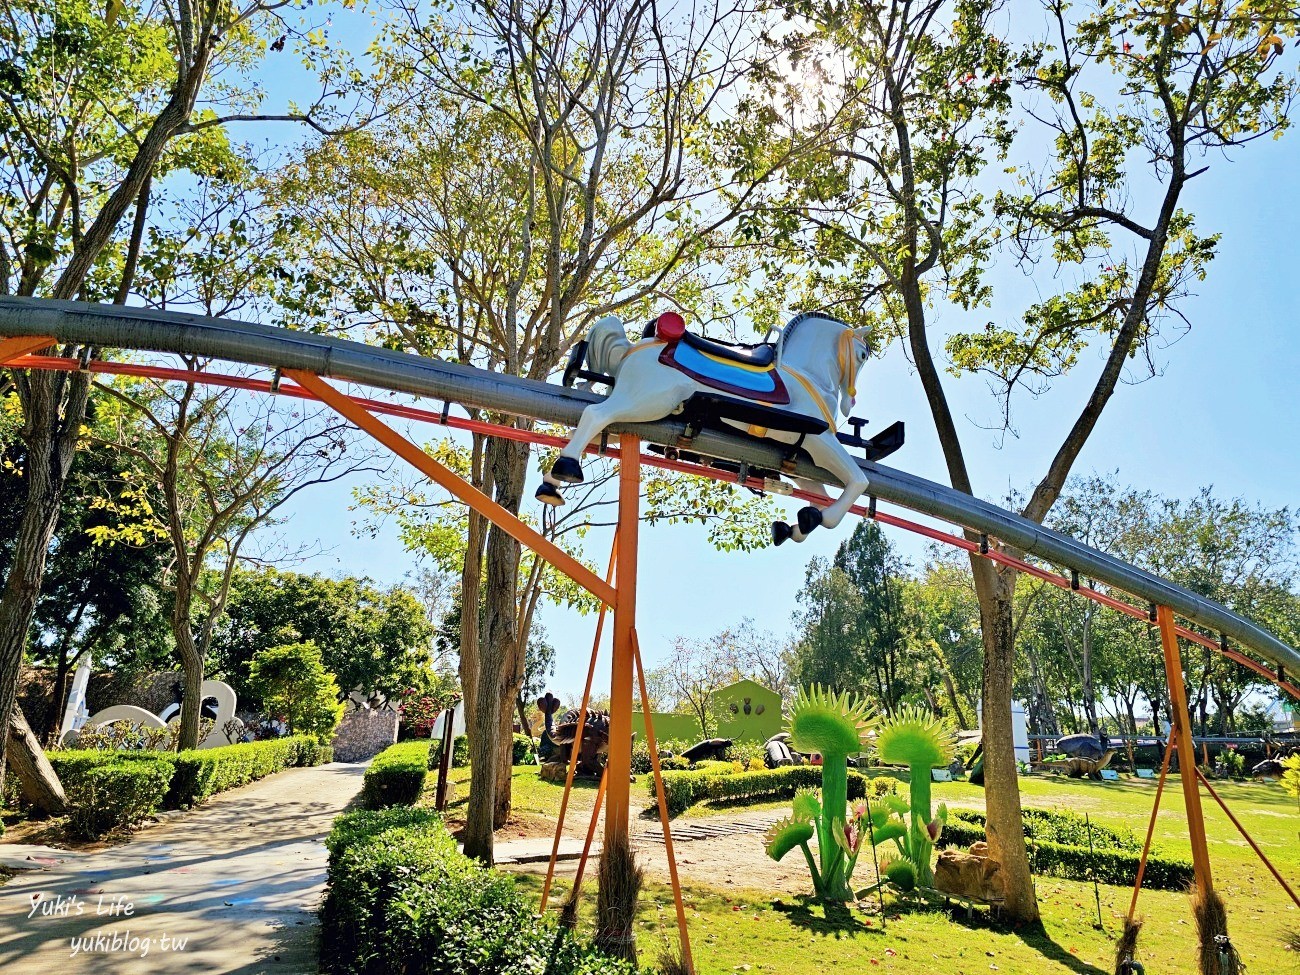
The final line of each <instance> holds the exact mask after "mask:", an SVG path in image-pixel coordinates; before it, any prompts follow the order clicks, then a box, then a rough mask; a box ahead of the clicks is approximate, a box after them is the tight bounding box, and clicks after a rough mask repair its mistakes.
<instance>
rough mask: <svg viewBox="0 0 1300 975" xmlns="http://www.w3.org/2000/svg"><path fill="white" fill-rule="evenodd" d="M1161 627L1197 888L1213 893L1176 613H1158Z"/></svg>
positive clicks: (1166, 610)
mask: <svg viewBox="0 0 1300 975" xmlns="http://www.w3.org/2000/svg"><path fill="white" fill-rule="evenodd" d="M1156 622H1157V623H1158V624H1159V625H1160V642H1161V644H1162V645H1163V647H1164V652H1165V678H1166V680H1168V682H1169V710H1170V712H1171V714H1172V715H1173V725H1174V728H1173V730H1174V739H1175V741H1177V743H1178V745H1177V747H1178V777H1179V778H1180V779H1181V780H1182V783H1183V804H1184V805H1185V806H1186V807H1187V832H1188V837H1189V839H1190V840H1191V842H1192V867H1193V869H1194V872H1195V875H1196V886H1197V887H1199V888H1200V889H1201V890H1202V891H1203V892H1205V893H1209V892H1210V891H1212V890H1213V889H1214V878H1213V876H1212V875H1211V872H1210V850H1209V847H1208V846H1207V845H1206V842H1205V814H1204V812H1202V810H1201V793H1200V790H1199V789H1198V788H1197V787H1196V746H1195V745H1194V744H1192V729H1191V725H1190V719H1189V716H1188V713H1187V687H1186V686H1185V685H1184V684H1183V660H1182V655H1181V654H1180V652H1179V650H1178V633H1177V631H1176V629H1175V628H1174V611H1173V610H1172V609H1170V608H1169V607H1168V606H1160V607H1158V608H1157V609H1156Z"/></svg>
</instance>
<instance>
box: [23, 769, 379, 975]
mask: <svg viewBox="0 0 1300 975" xmlns="http://www.w3.org/2000/svg"><path fill="white" fill-rule="evenodd" d="M364 770H365V769H364V766H361V765H345V764H341V763H335V764H331V765H323V766H319V767H317V768H304V769H289V770H286V771H284V772H281V773H279V774H277V775H273V776H271V777H269V778H266V779H262V780H261V781H260V782H254V783H252V784H251V785H247V786H244V787H242V788H239V789H234V790H232V791H230V792H226V793H223V794H221V795H219V796H216V797H214V798H213V799H211V800H209V801H208V803H207V804H206V805H204V806H202V807H201V808H199V809H196V810H193V811H191V812H188V813H184V814H182V815H180V816H177V817H176V818H174V819H170V820H168V821H167V822H164V823H161V824H158V825H156V826H151V827H149V828H147V829H145V830H142V831H141V832H140V833H138V834H137V835H136V836H135V837H134V838H133V839H132V840H131V842H130V843H127V844H125V845H123V846H119V847H115V848H112V849H107V850H103V851H101V852H97V853H74V852H70V851H67V850H53V849H49V848H45V847H32V846H25V845H22V844H16V843H0V864H4V865H8V866H18V865H20V864H21V865H23V866H27V867H31V866H37V867H39V868H40V869H38V870H33V871H31V872H23V873H20V874H18V876H16V877H14V878H13V879H11V880H10V881H9V882H8V883H7V884H5V885H4V886H3V887H0V971H3V972H4V973H5V975H28V973H30V975H37V973H40V975H47V973H57V975H62V973H67V975H72V973H77V972H92V973H95V975H99V973H101V972H102V973H106V975H107V973H117V972H124V973H131V975H148V973H155V972H158V973H164V972H165V973H173V972H185V973H187V975H190V973H209V972H211V973H225V975H231V973H239V975H255V973H268V975H269V973H276V975H280V973H283V975H289V973H293V975H303V973H310V972H315V971H316V970H317V964H316V926H315V910H316V908H317V906H318V905H319V902H320V895H321V889H322V886H323V884H324V881H325V865H326V858H327V854H326V851H325V846H324V843H323V840H324V838H325V835H326V834H327V833H328V832H329V828H330V823H331V822H332V821H333V819H334V817H335V816H336V815H338V813H339V812H340V811H341V810H342V809H343V807H344V806H346V805H347V804H348V802H349V801H350V800H351V799H352V797H353V796H354V795H355V794H356V792H357V790H358V789H359V788H360V786H361V776H362V773H363V772H364ZM73 898H75V900H74V899H73ZM128 902H129V903H130V905H131V911H132V913H131V914H130V915H126V914H124V913H121V911H122V908H123V906H124V905H125V904H126V903H128ZM34 904H35V911H34V912H33V905H34ZM114 905H117V906H118V913H117V914H116V915H114V914H113V913H112V911H113V909H114ZM60 909H61V910H60ZM44 911H55V912H56V913H53V914H46V913H44ZM29 915H30V916H29ZM164 938H165V939H166V943H165V944H164V940H163V939H164Z"/></svg>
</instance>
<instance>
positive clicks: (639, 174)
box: [284, 0, 772, 860]
mask: <svg viewBox="0 0 1300 975" xmlns="http://www.w3.org/2000/svg"><path fill="white" fill-rule="evenodd" d="M406 6H407V5H405V4H403V7H404V8H405V7H406ZM409 7H410V9H409V10H404V13H405V14H406V17H405V20H404V24H403V27H402V28H401V29H400V30H398V31H395V32H394V33H393V34H392V35H391V36H389V37H386V38H385V45H384V47H385V50H386V51H387V52H388V58H387V60H386V61H385V72H386V78H387V79H388V80H389V87H388V94H389V98H390V105H389V108H390V109H391V111H390V113H389V114H388V116H387V117H386V121H385V123H384V124H383V125H382V126H381V127H379V128H377V129H373V130H370V131H367V132H366V133H364V134H358V135H356V136H353V137H348V138H343V139H333V140H326V141H324V142H323V143H322V144H321V145H320V146H319V147H317V148H316V149H314V150H313V151H312V152H310V153H308V154H307V155H306V156H305V158H304V159H303V161H302V163H301V164H300V165H298V166H296V167H294V171H293V172H292V173H291V174H290V179H289V180H288V182H287V183H286V185H285V187H284V199H285V205H286V206H287V207H290V208H297V209H298V210H299V211H300V212H302V213H304V214H308V215H309V216H310V217H311V219H312V220H313V221H315V222H316V223H317V226H319V227H320V228H321V229H322V230H323V231H324V233H323V234H322V236H321V237H320V238H319V246H318V247H316V248H315V249H314V250H313V251H312V252H310V253H305V254H304V257H305V258H307V257H309V258H310V262H311V266H312V270H313V273H314V274H315V275H316V278H317V279H318V280H320V281H322V282H326V283H327V284H326V287H325V288H324V289H323V290H322V292H321V294H320V296H319V300H316V301H314V302H313V303H312V307H306V308H304V310H303V314H304V315H305V316H307V317H313V318H314V317H318V316H321V315H323V314H324V313H326V312H329V313H331V314H332V315H334V316H337V315H338V314H339V313H340V312H341V313H342V315H343V316H344V317H345V320H347V321H349V322H350V323H353V324H354V325H355V326H356V327H357V328H358V329H359V330H367V331H377V332H379V333H380V334H381V335H382V340H383V341H385V342H386V343H387V344H389V345H391V346H393V347H399V348H405V349H409V350H412V351H417V352H420V353H421V354H426V355H428V354H440V355H445V356H449V357H452V358H455V359H457V360H458V361H462V362H474V363H476V364H480V365H483V366H486V367H488V368H491V369H495V370H498V371H500V372H503V373H505V374H508V375H514V376H523V377H527V378H531V379H545V378H546V377H548V376H549V375H551V374H552V373H553V372H555V370H556V369H557V368H558V366H559V365H560V364H561V362H562V361H563V359H564V356H565V355H566V353H567V352H568V351H569V349H570V348H571V347H572V346H573V344H574V343H575V342H576V341H577V340H578V339H579V338H580V337H581V336H582V335H583V334H585V332H586V331H587V330H588V328H589V327H590V325H591V324H592V323H593V322H595V321H596V320H597V319H598V318H599V317H600V316H602V315H604V314H607V313H610V312H614V311H621V312H622V313H624V314H625V316H627V317H631V318H633V319H635V318H637V317H639V316H643V315H646V314H648V311H649V309H650V307H651V305H652V303H653V302H657V301H659V300H661V298H660V296H662V295H672V296H673V298H674V300H675V301H676V302H678V303H680V304H683V305H685V306H687V307H694V308H696V309H698V310H699V311H700V313H701V315H702V317H704V318H705V319H706V320H708V319H710V318H712V317H713V315H712V309H713V305H714V302H713V300H712V298H711V297H710V295H709V293H708V292H709V287H710V284H711V282H710V281H709V280H708V276H707V275H706V274H705V273H704V269H705V268H706V267H707V266H708V265H709V264H710V262H711V257H712V255H711V253H710V250H709V247H710V244H712V243H715V242H717V243H721V239H720V237H719V236H718V231H719V230H720V228H722V227H723V226H724V225H725V224H726V223H727V222H728V221H729V220H731V219H732V218H733V217H734V215H735V214H736V213H737V212H738V211H739V210H740V209H742V208H743V207H745V206H746V205H748V199H749V189H750V187H752V185H753V184H754V183H755V182H756V181H758V180H760V179H762V178H764V177H765V175H766V172H770V171H771V168H772V167H768V168H767V169H766V171H764V172H759V171H754V172H751V173H749V174H748V175H747V176H745V177H744V178H742V179H741V180H739V181H736V182H729V181H728V180H727V179H726V177H724V176H721V175H720V174H719V173H720V166H719V163H720V162H721V160H719V159H718V158H717V156H716V155H715V154H714V153H713V152H712V151H711V150H710V149H709V148H708V146H709V142H708V140H709V136H710V135H711V133H712V132H713V131H714V129H715V128H716V125H715V122H714V119H715V114H716V112H715V109H716V108H718V107H720V106H721V105H722V104H723V102H724V101H725V100H726V99H728V98H730V97H731V92H732V91H733V89H734V86H735V85H736V84H738V83H739V80H740V79H741V78H742V77H743V75H744V72H745V71H746V70H747V69H748V68H749V66H750V65H751V64H752V55H753V54H754V53H755V51H756V46H757V45H756V36H755V35H753V34H751V33H750V31H751V30H752V28H753V27H755V26H757V25H756V24H755V23H753V22H744V20H743V18H741V17H739V16H737V15H736V12H735V11H733V10H731V9H730V8H728V7H727V6H725V5H713V4H706V5H705V7H704V8H694V9H692V10H686V9H685V8H683V9H680V10H678V9H669V8H665V7H663V6H662V5H658V6H657V5H653V4H642V3H636V4H630V5H629V4H624V3H622V2H618V0H599V2H596V3H592V4H585V5H581V6H568V7H555V6H553V5H550V4H545V3H534V2H531V0H529V2H525V3H510V4H505V3H495V2H493V3H486V4H476V5H458V6H456V7H455V8H454V9H453V10H451V11H449V12H446V13H444V12H441V11H439V12H438V13H437V14H436V15H434V14H428V13H426V11H424V10H423V9H420V8H419V7H418V6H417V5H416V4H414V3H412V4H410V5H409ZM575 37H582V38H583V43H581V44H575V43H574V42H573V39H574V38H575ZM719 189H721V190H722V191H721V192H717V191H718V190H719ZM363 241H364V242H366V243H365V244H363V245H362V243H361V242H363ZM358 245H360V246H358ZM500 419H502V420H503V422H508V423H522V422H524V421H520V420H518V419H516V418H508V417H505V418H500ZM461 466H462V468H463V469H464V471H465V472H466V474H467V476H468V477H469V478H470V479H471V481H472V482H473V483H474V484H475V485H477V486H479V487H481V488H483V489H485V490H486V491H487V492H488V493H489V494H490V495H492V496H493V497H495V499H496V500H497V501H498V502H499V503H501V504H502V505H504V506H505V507H506V508H507V509H508V510H510V511H512V512H517V511H518V510H519V508H520V502H521V499H522V495H523V488H524V480H525V477H526V475H527V470H528V451H527V448H526V447H524V446H522V445H520V444H518V443H514V442H510V441H504V440H502V441H496V440H484V439H483V438H478V437H476V438H475V439H474V442H473V444H472V447H471V449H470V450H469V451H467V452H465V456H464V463H463V464H462V465H461ZM461 537H462V538H463V539H464V540H465V543H464V548H465V551H466V556H465V557H464V558H463V559H462V560H461V562H460V563H459V565H458V566H457V568H458V570H460V571H461V591H462V597H463V599H464V600H465V602H466V604H472V605H477V604H478V603H479V601H480V592H482V593H483V598H484V599H485V602H484V616H483V620H482V627H481V629H480V626H479V619H478V617H477V615H476V614H469V613H466V614H463V615H462V619H461V623H462V627H463V631H462V634H461V640H460V644H461V650H462V654H461V678H462V684H463V686H464V689H465V695H466V699H465V700H466V708H467V714H468V717H469V723H470V730H471V735H470V737H471V749H472V750H473V751H474V752H475V753H474V754H473V755H472V759H471V765H472V767H473V776H472V780H471V787H470V799H469V808H468V823H467V826H466V833H465V846H466V850H467V851H468V852H469V853H470V854H471V855H473V856H476V857H479V858H481V859H485V860H490V859H491V851H492V828H493V825H494V823H495V824H497V825H500V824H501V823H503V822H504V820H505V817H506V815H508V812H509V785H508V783H509V767H508V766H509V763H508V761H505V758H504V753H503V751H502V749H503V747H504V748H508V747H509V739H510V735H509V723H510V718H511V715H512V713H513V710H514V701H515V697H516V694H517V690H518V681H519V679H520V677H521V676H522V672H523V670H522V659H523V654H524V651H525V645H526V641H525V640H521V639H520V634H521V633H524V634H526V633H527V632H528V626H527V625H526V621H525V620H524V613H523V612H521V607H520V602H519V599H518V592H519V580H520V578H521V572H520V554H519V550H518V546H517V543H515V542H514V541H513V540H512V539H510V538H509V537H508V536H507V535H506V534H505V533H504V532H501V531H499V530H497V529H489V528H488V527H487V525H486V524H485V523H484V521H483V519H482V518H480V517H479V516H477V515H474V514H471V515H469V517H468V520H467V530H466V531H465V532H464V533H463V534H462V536H461ZM524 571H525V572H527V571H528V570H527V568H526V567H525V569H524ZM494 749H495V751H493V750H494Z"/></svg>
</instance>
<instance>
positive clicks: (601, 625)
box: [538, 531, 618, 913]
mask: <svg viewBox="0 0 1300 975" xmlns="http://www.w3.org/2000/svg"><path fill="white" fill-rule="evenodd" d="M617 564H618V533H617V531H616V532H615V533H614V547H613V549H612V550H611V551H610V553H609V569H608V570H606V572H605V577H606V578H607V579H612V578H613V576H614V567H615V566H616V565H617ZM608 608H609V607H608V606H606V605H605V604H604V603H601V605H600V612H599V613H598V614H597V616H596V636H595V638H594V639H593V640H592V641H591V663H589V664H588V665H587V683H586V684H584V685H583V687H582V703H581V704H580V705H579V706H578V731H577V733H576V734H575V735H574V738H573V742H574V744H573V751H572V753H571V754H570V755H569V770H568V772H566V773H565V776H564V795H563V797H562V798H561V799H560V815H559V817H558V818H557V819H556V820H555V842H554V843H553V844H552V846H551V861H550V863H549V864H548V865H547V867H546V883H544V884H543V885H542V904H541V907H539V908H538V910H539V911H541V912H542V913H545V912H546V904H547V902H548V901H549V900H550V897H551V883H552V882H553V881H554V880H555V863H556V861H557V860H558V859H559V856H560V839H561V838H562V837H563V836H564V819H565V816H567V815H568V812H569V797H570V795H571V794H572V792H573V777H574V775H576V774H577V771H578V761H579V760H580V759H581V758H582V732H583V729H584V728H585V727H586V726H587V704H588V703H589V702H590V701H591V684H592V681H593V680H594V679H595V677H596V660H597V659H598V658H599V657H600V635H601V633H602V632H603V631H604V629H605V611H606V610H607V609H608ZM604 798H605V781H604V779H603V778H602V779H601V782H600V791H599V792H598V793H597V794H596V808H597V809H600V804H601V802H602V801H603V800H604ZM595 828H596V820H595V819H594V818H593V819H592V821H591V830H588V836H587V843H588V845H590V843H591V835H590V833H591V831H593V830H595ZM586 858H587V854H586V852H585V851H584V852H583V860H586ZM579 877H581V871H579Z"/></svg>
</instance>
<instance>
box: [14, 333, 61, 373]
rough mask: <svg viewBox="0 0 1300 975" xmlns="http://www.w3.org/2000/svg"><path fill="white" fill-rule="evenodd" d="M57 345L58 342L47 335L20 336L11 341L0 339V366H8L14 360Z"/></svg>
mask: <svg viewBox="0 0 1300 975" xmlns="http://www.w3.org/2000/svg"><path fill="white" fill-rule="evenodd" d="M57 344H58V341H57V340H56V339H52V338H50V337H49V336H48V335H21V336H19V337H18V338H12V339H4V338H0V366H5V365H8V364H9V363H11V362H13V360H15V359H21V358H22V357H23V356H25V355H30V354H31V353H33V352H39V351H41V349H48V348H49V347H50V346H51V345H57Z"/></svg>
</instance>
